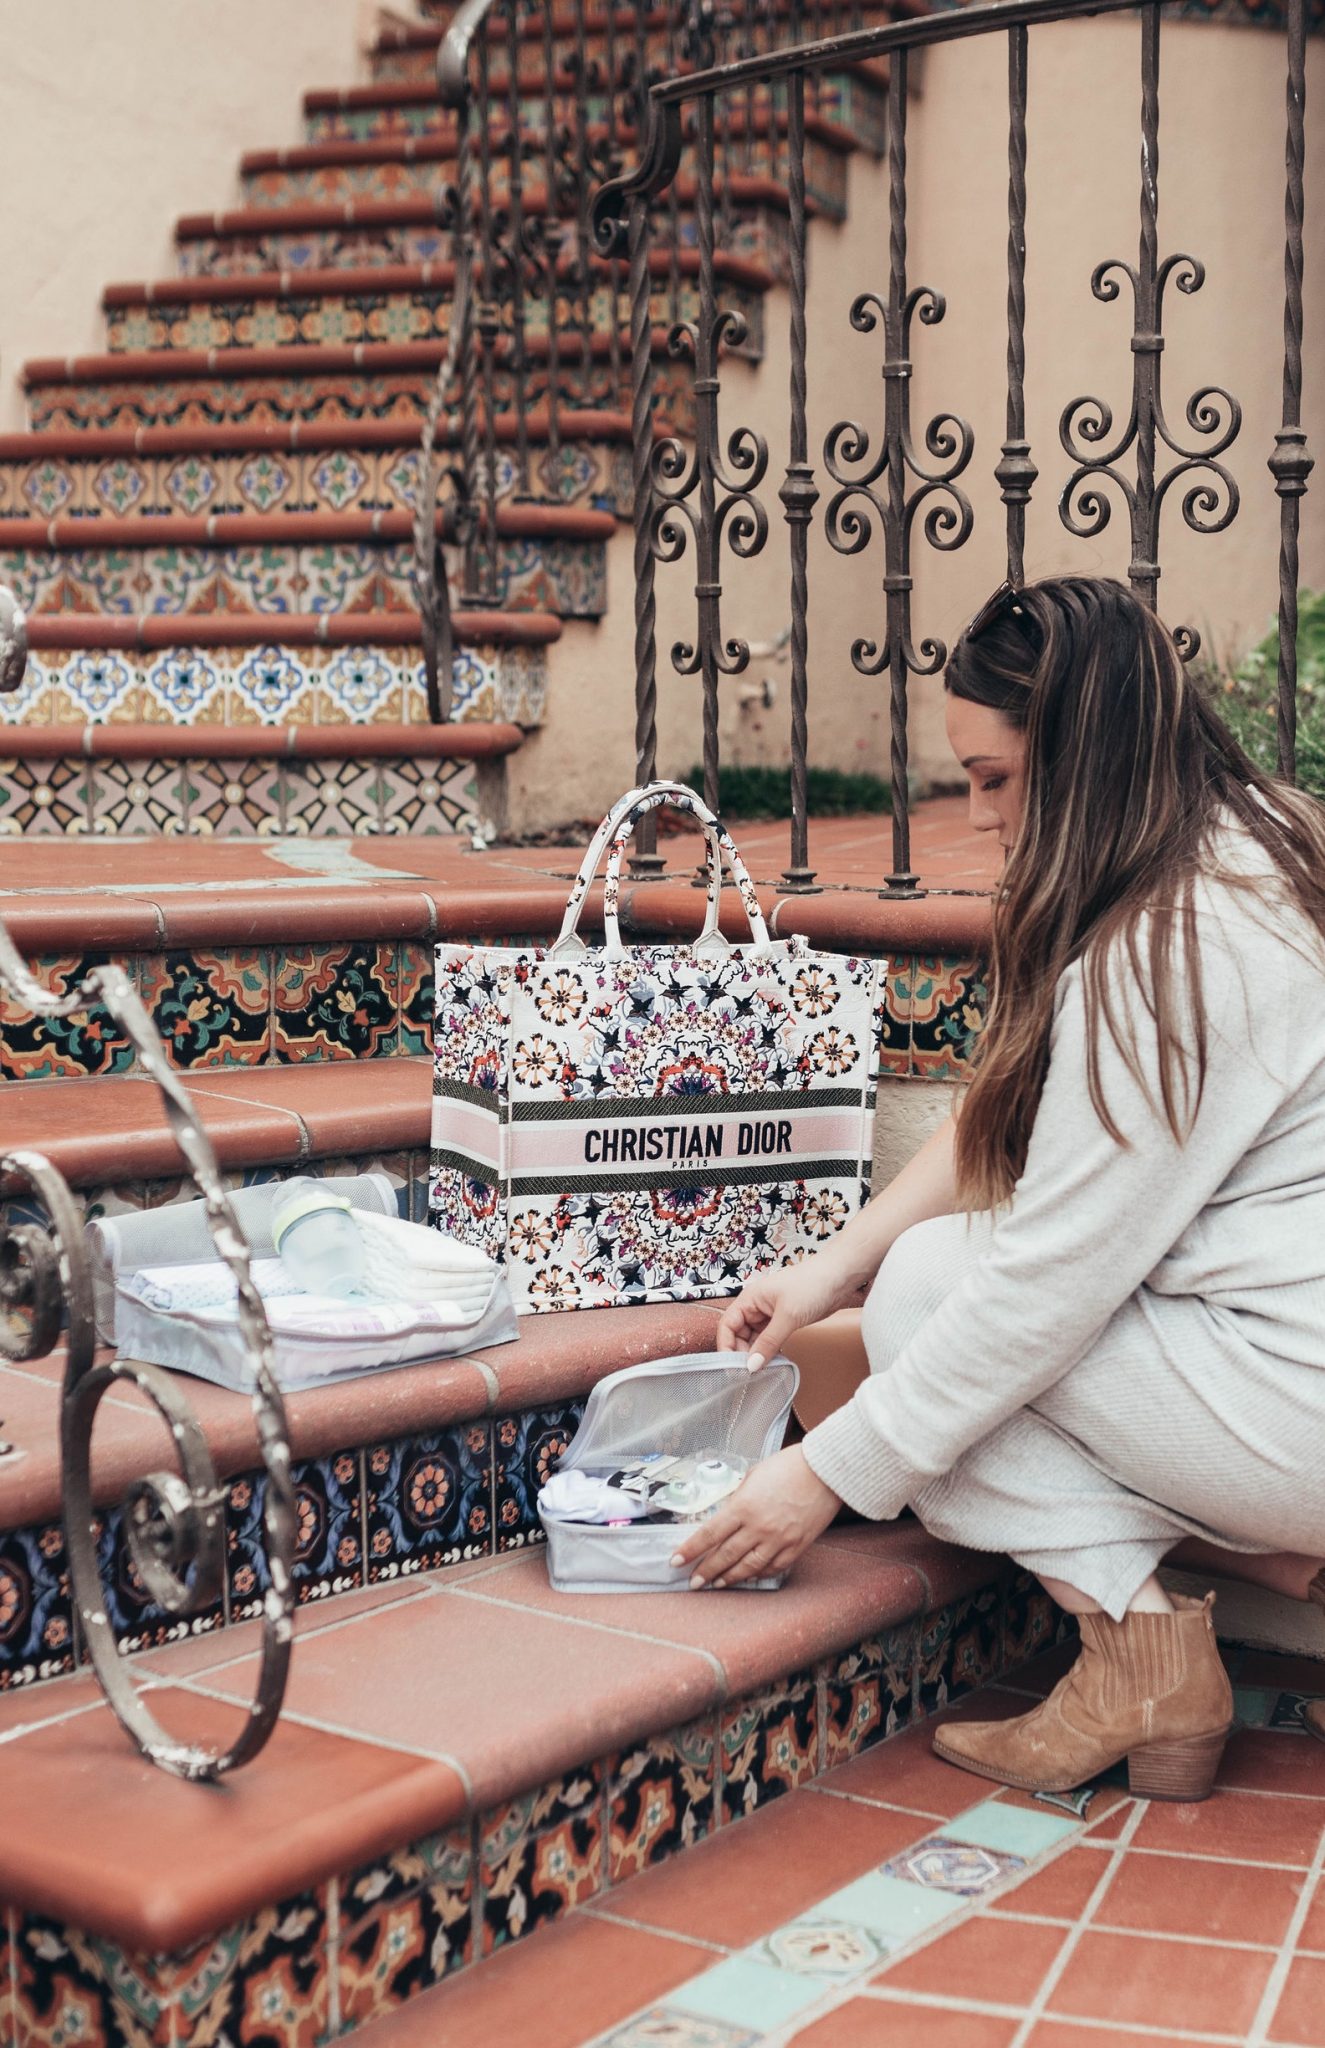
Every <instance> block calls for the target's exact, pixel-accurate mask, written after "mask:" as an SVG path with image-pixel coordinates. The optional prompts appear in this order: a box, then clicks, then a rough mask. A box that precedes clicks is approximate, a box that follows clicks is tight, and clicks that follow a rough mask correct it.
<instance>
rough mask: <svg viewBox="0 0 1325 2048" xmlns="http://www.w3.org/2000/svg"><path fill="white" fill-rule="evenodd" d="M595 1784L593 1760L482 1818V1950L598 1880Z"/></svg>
mask: <svg viewBox="0 0 1325 2048" xmlns="http://www.w3.org/2000/svg"><path fill="white" fill-rule="evenodd" d="M603 1855H604V1841H603V1786H602V1774H601V1771H600V1769H599V1767H598V1766H597V1765H589V1766H587V1767H586V1768H585V1769H584V1770H582V1771H577V1772H574V1773H572V1775H571V1776H569V1777H567V1778H564V1779H559V1780H558V1781H557V1782H556V1783H555V1784H553V1785H548V1786H545V1787H544V1788H543V1790H542V1791H541V1792H532V1793H529V1794H528V1795H527V1796H526V1797H525V1798H523V1799H516V1800H512V1801H511V1802H510V1803H509V1804H508V1805H506V1806H502V1807H498V1808H497V1809H496V1810H495V1811H494V1812H491V1813H487V1814H485V1815H484V1816H483V1818H482V1821H481V1823H480V1829H479V1863H480V1871H481V1875H482V1885H483V1954H484V1955H491V1954H492V1952H493V1950H494V1949H497V1948H501V1947H503V1946H504V1945H505V1944H506V1943H507V1942H509V1941H518V1940H519V1938H520V1937H521V1935H524V1934H528V1933H529V1932H530V1931H531V1929H532V1928H534V1927H538V1926H541V1925H543V1924H544V1923H545V1922H547V1921H549V1920H555V1919H559V1918H560V1916H561V1915H562V1914H563V1913H565V1912H566V1911H567V1910H568V1909H569V1908H570V1907H571V1906H575V1905H578V1904H579V1903H580V1901H581V1900H583V1899H588V1898H592V1897H593V1895H594V1893H595V1892H597V1891H600V1890H601V1889H602V1886H603V1882H604V1876H603Z"/></svg>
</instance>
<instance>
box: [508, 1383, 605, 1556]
mask: <svg viewBox="0 0 1325 2048" xmlns="http://www.w3.org/2000/svg"><path fill="white" fill-rule="evenodd" d="M583 1413H584V1403H583V1401H567V1402H564V1403H563V1404H562V1405H561V1406H559V1407H556V1408H536V1409H526V1410H525V1412H524V1413H523V1414H521V1415H500V1416H498V1417H497V1419H496V1421H495V1422H494V1423H493V1425H492V1430H493V1458H494V1466H493V1514H494V1517H495V1522H496V1530H497V1548H498V1550H520V1549H522V1548H523V1547H524V1546H525V1545H526V1544H529V1543H541V1542H542V1541H543V1531H542V1527H541V1525H540V1523H539V1520H538V1504H537V1503H538V1491H539V1488H540V1487H541V1486H542V1485H543V1483H544V1481H545V1480H547V1479H548V1478H549V1477H550V1475H551V1474H552V1473H553V1472H555V1471H556V1469H557V1466H558V1465H559V1464H560V1463H561V1460H562V1458H563V1457H564V1456H565V1454H566V1452H567V1451H568V1450H569V1448H570V1442H571V1438H572V1437H573V1436H574V1434H575V1432H576V1430H577V1429H578V1428H579V1426H580V1417H581V1416H582V1415H583Z"/></svg>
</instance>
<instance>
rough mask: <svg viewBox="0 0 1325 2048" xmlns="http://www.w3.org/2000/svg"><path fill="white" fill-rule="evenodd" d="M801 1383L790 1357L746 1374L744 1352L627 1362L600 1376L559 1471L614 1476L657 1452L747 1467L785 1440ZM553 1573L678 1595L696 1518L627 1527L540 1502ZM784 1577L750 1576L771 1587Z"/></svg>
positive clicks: (593, 1584) (561, 1588)
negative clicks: (680, 1560) (683, 1555)
mask: <svg viewBox="0 0 1325 2048" xmlns="http://www.w3.org/2000/svg"><path fill="white" fill-rule="evenodd" d="M799 1384H800V1374H799V1373H798V1372H797V1370H796V1367H795V1366H794V1365H793V1364H792V1362H791V1360H790V1359H789V1358H771V1359H769V1361H768V1363H767V1364H766V1365H764V1366H762V1367H761V1368H760V1370H759V1371H758V1372H747V1370H746V1365H745V1354H744V1352H740V1351H695V1352H689V1353H687V1354H686V1355H685V1356H683V1357H679V1358H654V1359H649V1360H647V1361H646V1362H645V1363H644V1364H643V1365H628V1366H625V1367H624V1368H623V1369H622V1370H621V1371H620V1372H613V1373H609V1374H608V1375H607V1378H606V1379H602V1380H599V1382H598V1385H597V1386H596V1387H595V1388H594V1389H593V1392H592V1393H591V1394H590V1396H589V1399H588V1401H587V1403H586V1405H585V1410H584V1419H583V1421H582V1422H581V1423H580V1426H579V1428H578V1429H577V1430H576V1432H575V1435H574V1437H573V1439H572V1440H571V1445H570V1448H569V1450H568V1451H567V1452H566V1455H565V1457H564V1458H563V1459H562V1461H561V1469H562V1470H563V1471H566V1470H568V1469H569V1470H572V1471H581V1472H611V1471H614V1470H615V1469H616V1468H618V1467H619V1466H621V1465H624V1464H627V1463H629V1462H630V1460H631V1459H633V1458H639V1457H643V1456H644V1455H645V1454H646V1453H648V1452H651V1451H663V1452H667V1453H670V1454H672V1455H673V1456H678V1457H698V1456H699V1455H700V1454H701V1453H709V1452H713V1453H716V1454H717V1455H718V1456H720V1457H732V1456H735V1457H738V1458H743V1459H745V1461H746V1462H747V1463H748V1464H750V1465H755V1464H758V1462H759V1461H760V1459H762V1458H768V1457H771V1456H772V1454H773V1452H774V1451H776V1450H778V1449H779V1448H780V1447H781V1444H782V1438H783V1435H784V1433H785V1431H786V1427H787V1417H788V1416H789V1415H790V1413H791V1404H792V1401H793V1399H794V1398H795V1394H796V1389H797V1387H798V1386H799ZM539 1520H540V1521H541V1522H542V1524H543V1529H544V1532H545V1534H546V1536H547V1545H548V1577H549V1578H550V1579H551V1581H552V1584H553V1586H554V1587H555V1589H556V1591H557V1592H559V1593H623V1592H631V1591H634V1592H636V1593H677V1592H684V1591H685V1590H686V1588H687V1587H688V1586H689V1583H690V1574H689V1571H688V1570H687V1569H686V1568H685V1567H684V1566H683V1567H681V1568H680V1569H679V1570H678V1569H677V1568H676V1567H675V1566H674V1565H673V1564H672V1561H671V1560H672V1557H673V1554H674V1553H675V1551H676V1550H677V1548H678V1546H679V1545H680V1544H682V1543H684V1541H685V1539H686V1537H687V1535H689V1534H690V1533H692V1532H693V1530H694V1529H695V1527H696V1526H697V1524H696V1523H693V1522H681V1521H665V1522H664V1521H659V1522H632V1523H630V1524H628V1525H627V1526H625V1527H624V1528H611V1527H608V1526H606V1525H605V1524H601V1523H592V1522H568V1521H562V1520H560V1519H559V1518H557V1517H554V1516H552V1515H548V1514H545V1513H544V1512H543V1510H542V1508H541V1507H540V1508H539ZM781 1583H782V1581H781V1579H780V1578H769V1579H752V1580H748V1581H747V1582H746V1585H747V1590H748V1589H749V1588H750V1587H756V1588H763V1589H765V1590H769V1591H771V1590H772V1589H773V1588H774V1587H777V1586H780V1585H781Z"/></svg>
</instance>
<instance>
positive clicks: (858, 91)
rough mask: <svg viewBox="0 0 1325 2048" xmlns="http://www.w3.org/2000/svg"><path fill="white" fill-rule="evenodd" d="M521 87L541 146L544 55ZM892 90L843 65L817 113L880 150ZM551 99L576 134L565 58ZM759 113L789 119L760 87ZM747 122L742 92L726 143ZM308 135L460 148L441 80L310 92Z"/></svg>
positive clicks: (875, 70) (866, 69) (822, 91)
mask: <svg viewBox="0 0 1325 2048" xmlns="http://www.w3.org/2000/svg"><path fill="white" fill-rule="evenodd" d="M507 79H508V73H507V72H506V69H505V65H504V63H503V65H502V66H501V68H500V69H498V68H497V67H496V66H494V68H493V73H492V77H491V82H490V87H489V99H490V104H491V105H492V107H493V108H494V110H495V118H494V120H493V124H492V125H493V132H494V135H496V134H500V133H501V132H502V130H503V129H504V128H506V126H507V120H508V116H507V91H508V85H507ZM518 83H519V95H520V97H519V127H520V131H521V133H522V134H523V135H525V136H527V137H529V138H530V139H531V140H534V141H535V142H537V140H538V139H539V138H540V137H541V136H542V135H543V134H544V132H545V128H546V122H547V96H546V88H545V73H544V70H543V65H542V59H541V55H535V54H534V53H532V52H531V53H529V55H528V56H527V57H526V59H525V61H524V62H523V63H522V65H521V67H520V71H519V73H518ZM887 92H888V70H887V66H886V65H885V64H880V63H877V62H865V63H857V64H852V65H844V66H843V67H842V69H841V70H840V71H833V72H830V73H826V74H825V75H824V76H823V77H822V78H821V80H820V82H819V95H818V106H817V108H816V112H817V114H818V116H819V117H820V118H821V119H823V120H825V121H828V122H831V123H832V124H833V125H834V126H836V127H839V128H841V129H843V130H844V131H845V133H846V135H847V136H848V138H849V139H850V140H851V141H853V142H855V143H856V144H857V145H859V146H863V147H865V148H868V149H871V150H875V151H879V150H881V149H882V148H883V146H884V125H885V117H886V105H887ZM553 94H554V96H553V101H552V107H553V120H554V122H555V124H556V125H557V126H558V127H563V126H564V127H567V128H569V130H570V132H571V133H574V132H576V109H575V80H574V77H573V75H572V74H571V73H570V72H569V71H567V70H566V69H565V68H564V60H563V61H562V62H559V64H558V68H557V71H556V72H555V74H554V80H553ZM754 108H755V119H756V121H757V120H759V119H760V118H764V119H768V118H771V119H773V120H774V121H775V122H777V121H782V122H784V121H785V112H784V111H783V110H781V109H780V108H778V107H777V105H776V103H775V101H774V100H773V98H772V95H771V94H770V91H769V89H768V87H766V86H764V87H756V88H755V93H754ZM745 119H746V111H745V96H744V94H742V95H740V97H739V100H736V101H734V102H733V104H732V105H731V106H730V109H729V112H728V115H727V118H726V121H725V123H724V142H725V140H726V139H727V138H728V137H730V138H732V139H733V140H743V137H744V122H745ZM304 135H305V139H306V141H307V142H308V143H310V144H312V143H318V142H368V141H374V142H376V141H382V140H384V139H387V138H391V139H393V140H396V139H399V140H405V139H408V138H411V137H412V138H416V139H417V138H419V137H423V136H429V137H436V138H440V139H443V140H445V141H446V142H448V143H449V144H450V146H451V148H452V150H453V151H454V148H455V138H456V117H455V114H454V113H453V112H452V110H451V109H450V108H449V107H444V106H443V105H442V104H441V102H440V100H439V98H438V93H437V84H436V80H435V79H433V78H430V77H424V78H406V79H394V80H382V81H379V82H378V83H375V84H372V85H350V86H338V87H333V88H331V89H329V90H319V91H315V92H307V93H305V94H304Z"/></svg>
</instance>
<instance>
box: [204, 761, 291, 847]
mask: <svg viewBox="0 0 1325 2048" xmlns="http://www.w3.org/2000/svg"><path fill="white" fill-rule="evenodd" d="M184 767H185V771H186V781H185V795H186V799H187V812H186V817H185V825H186V829H187V830H188V831H189V832H190V833H191V834H193V835H195V836H196V837H198V838H205V839H210V838H216V839H231V838H245V837H248V836H250V835H256V836H257V837H258V838H272V837H275V836H276V835H278V834H280V833H282V832H283V831H284V830H285V794H286V776H285V769H284V767H283V766H282V764H281V763H280V762H279V761H264V760H257V761H188V762H185V764H184Z"/></svg>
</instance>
